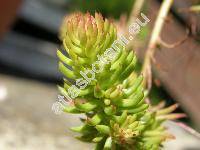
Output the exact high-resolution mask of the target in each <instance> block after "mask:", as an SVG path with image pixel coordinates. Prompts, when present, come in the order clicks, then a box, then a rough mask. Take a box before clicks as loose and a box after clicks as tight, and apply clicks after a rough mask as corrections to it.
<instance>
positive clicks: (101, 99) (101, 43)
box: [57, 13, 182, 150]
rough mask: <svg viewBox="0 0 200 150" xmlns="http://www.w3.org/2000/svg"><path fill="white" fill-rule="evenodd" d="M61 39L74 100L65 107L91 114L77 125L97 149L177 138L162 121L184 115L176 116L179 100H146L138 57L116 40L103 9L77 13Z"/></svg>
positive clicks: (141, 149) (155, 145) (68, 91)
mask: <svg viewBox="0 0 200 150" xmlns="http://www.w3.org/2000/svg"><path fill="white" fill-rule="evenodd" d="M61 39H62V41H63V46H64V49H65V50H64V51H60V50H58V51H57V55H58V58H59V60H60V61H59V70H60V71H61V72H62V73H63V74H64V76H65V78H64V86H63V87H59V90H60V92H61V94H62V95H64V96H65V97H66V98H67V99H68V100H69V101H70V103H69V105H67V106H66V105H63V111H64V112H68V113H74V114H84V116H85V117H84V118H81V121H82V125H81V126H79V127H72V128H71V130H73V131H75V132H79V133H80V134H81V136H80V137H79V139H81V140H84V141H89V142H94V143H96V149H97V150H102V149H105V150H109V149H112V150H117V149H120V150H122V149H124V150H129V149H131V150H158V149H160V148H161V147H162V144H163V142H164V141H165V140H167V139H170V138H173V136H172V135H171V134H169V133H168V132H167V130H166V128H165V127H164V126H163V125H162V123H163V122H164V121H166V120H167V119H176V118H179V117H181V115H182V114H171V112H172V111H174V110H175V109H176V107H177V105H176V104H175V105H172V106H170V107H168V108H162V107H159V106H155V107H152V106H150V105H149V104H148V103H146V102H145V98H146V96H147V92H145V90H144V88H143V76H142V75H137V74H136V73H135V72H134V68H135V66H136V62H137V58H136V56H135V54H134V52H133V51H132V50H128V49H126V47H125V44H124V43H123V41H122V42H121V43H120V42H118V43H117V42H116V41H115V40H116V39H117V31H116V27H115V25H114V24H113V23H111V22H110V21H108V20H107V19H103V17H102V16H101V15H100V14H98V13H95V16H94V17H93V16H92V15H90V14H89V13H87V14H81V13H76V14H73V15H71V16H68V20H67V21H66V22H65V23H64V25H63V26H62V30H61ZM113 43H115V44H116V45H113ZM66 52H67V53H66ZM67 55H68V56H67ZM102 56H104V57H102Z"/></svg>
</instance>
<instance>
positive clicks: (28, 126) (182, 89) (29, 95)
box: [0, 0, 200, 150]
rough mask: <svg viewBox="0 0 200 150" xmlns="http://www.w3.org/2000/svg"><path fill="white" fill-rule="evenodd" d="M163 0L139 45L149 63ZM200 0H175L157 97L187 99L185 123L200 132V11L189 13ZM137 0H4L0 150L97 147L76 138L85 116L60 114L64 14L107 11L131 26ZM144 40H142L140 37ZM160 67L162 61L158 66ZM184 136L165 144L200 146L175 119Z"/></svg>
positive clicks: (155, 2) (180, 149)
mask: <svg viewBox="0 0 200 150" xmlns="http://www.w3.org/2000/svg"><path fill="white" fill-rule="evenodd" d="M161 2H162V1H161V0H146V2H145V5H144V8H143V12H145V14H147V16H148V17H149V18H150V20H151V23H150V24H149V25H148V27H147V28H145V29H143V30H142V32H141V34H140V35H139V37H138V39H136V42H135V43H134V44H133V49H134V50H136V51H137V54H138V57H139V58H140V62H142V59H143V56H144V53H145V49H146V46H147V44H148V39H149V36H150V33H151V29H152V27H153V23H154V20H155V18H156V15H157V14H158V10H159V7H160V4H161ZM197 4H200V1H199V0H175V2H174V4H173V7H172V9H171V13H170V15H169V18H168V19H167V20H166V23H165V27H164V29H163V32H162V38H163V40H165V41H166V42H168V43H175V42H177V41H179V40H181V39H182V38H183V37H184V36H185V35H186V29H189V30H190V35H189V37H188V38H187V40H186V41H185V42H184V43H181V44H179V45H178V46H176V47H174V48H171V49H169V48H164V47H161V48H160V50H159V51H158V52H157V53H156V55H155V58H156V60H157V62H158V64H157V65H155V66H154V69H153V70H154V73H155V79H154V85H153V88H152V91H151V95H150V97H151V100H152V103H153V104H157V103H158V102H160V101H161V100H165V101H166V103H167V105H170V104H174V103H179V104H180V108H179V109H178V110H177V112H184V113H186V114H187V115H188V117H187V118H186V119H182V120H180V121H181V122H183V123H185V124H187V125H189V126H191V127H192V128H194V129H196V130H197V131H200V92H199V90H200V15H199V14H198V13H196V12H190V11H188V8H189V7H190V6H192V5H197ZM133 6H134V0H123V1H121V0H109V1H106V0H1V1H0V150H32V149H34V150H35V149H37V150H46V149H48V150H64V149H65V150H66V149H67V150H80V149H81V150H90V149H92V147H93V145H91V144H88V143H82V142H80V141H78V140H76V139H75V138H74V137H75V136H76V135H75V134H74V133H72V132H70V131H69V127H71V126H73V125H77V124H80V122H79V118H78V116H74V115H69V114H62V115H55V114H54V113H53V112H52V110H51V106H52V104H53V103H54V102H55V101H56V100H57V95H58V91H57V88H56V85H57V84H61V83H62V75H61V74H60V73H59V72H58V70H57V58H56V49H57V48H59V47H60V44H61V41H60V40H59V38H58V33H59V29H60V25H61V23H62V20H63V17H64V16H65V15H68V14H70V13H71V12H74V11H82V12H87V11H89V12H91V13H94V12H95V11H98V12H101V13H102V14H103V16H104V17H108V18H110V19H112V20H115V22H116V24H117V26H118V28H119V29H123V23H124V20H126V19H127V18H128V17H129V16H131V15H130V14H131V12H132V8H133ZM138 41H139V42H138ZM158 66H160V67H158ZM166 125H167V126H169V127H170V130H171V131H172V132H173V133H174V134H175V136H176V137H177V140H174V141H170V142H168V143H167V144H166V146H165V147H166V148H165V149H167V150H168V149H176V150H200V142H199V139H197V138H196V137H195V136H194V135H192V134H191V133H189V132H188V131H186V130H184V129H182V128H180V127H179V126H177V125H176V123H174V122H168V123H167V124H166Z"/></svg>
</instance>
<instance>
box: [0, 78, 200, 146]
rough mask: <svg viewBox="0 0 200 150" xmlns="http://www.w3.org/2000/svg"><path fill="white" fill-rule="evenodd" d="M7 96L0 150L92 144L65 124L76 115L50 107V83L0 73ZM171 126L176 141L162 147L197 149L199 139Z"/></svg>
mask: <svg viewBox="0 0 200 150" xmlns="http://www.w3.org/2000/svg"><path fill="white" fill-rule="evenodd" d="M0 86H3V87H4V88H5V89H6V91H7V96H6V97H5V99H4V100H2V101H0V150H91V149H92V147H93V145H91V144H88V143H83V142H80V141H78V140H76V139H75V138H74V137H75V134H74V133H72V132H70V131H69V130H68V128H69V127H72V126H76V125H78V124H80V122H79V119H78V116H74V115H69V114H62V115H55V114H54V113H53V112H52V110H51V106H52V104H53V102H55V101H56V98H57V94H58V93H57V89H56V86H55V85H53V84H47V83H40V82H36V81H31V80H25V79H21V78H16V77H10V76H5V75H0ZM167 125H169V126H173V128H172V129H170V130H172V133H173V134H175V135H176V137H177V140H175V141H172V142H168V143H166V148H165V149H166V150H172V149H174V150H198V149H200V144H199V143H200V142H199V141H198V140H197V139H196V138H194V137H193V136H192V135H189V134H188V133H186V132H185V131H184V130H182V129H180V128H179V127H175V126H174V125H172V124H171V123H169V124H167Z"/></svg>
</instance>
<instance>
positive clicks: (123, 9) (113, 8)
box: [72, 0, 134, 18]
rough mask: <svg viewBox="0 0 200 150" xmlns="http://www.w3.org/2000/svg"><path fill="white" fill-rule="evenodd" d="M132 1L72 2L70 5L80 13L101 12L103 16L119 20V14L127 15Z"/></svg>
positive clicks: (76, 0) (86, 0)
mask: <svg viewBox="0 0 200 150" xmlns="http://www.w3.org/2000/svg"><path fill="white" fill-rule="evenodd" d="M133 3H134V0H123V1H122V0H74V1H73V2H72V4H73V5H74V7H75V8H76V9H77V10H79V11H80V10H81V11H82V12H87V11H89V12H90V13H92V14H94V13H95V11H97V12H101V13H102V14H103V16H110V17H114V18H119V17H120V15H121V14H126V15H128V14H129V13H130V11H131V9H132V6H133Z"/></svg>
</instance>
